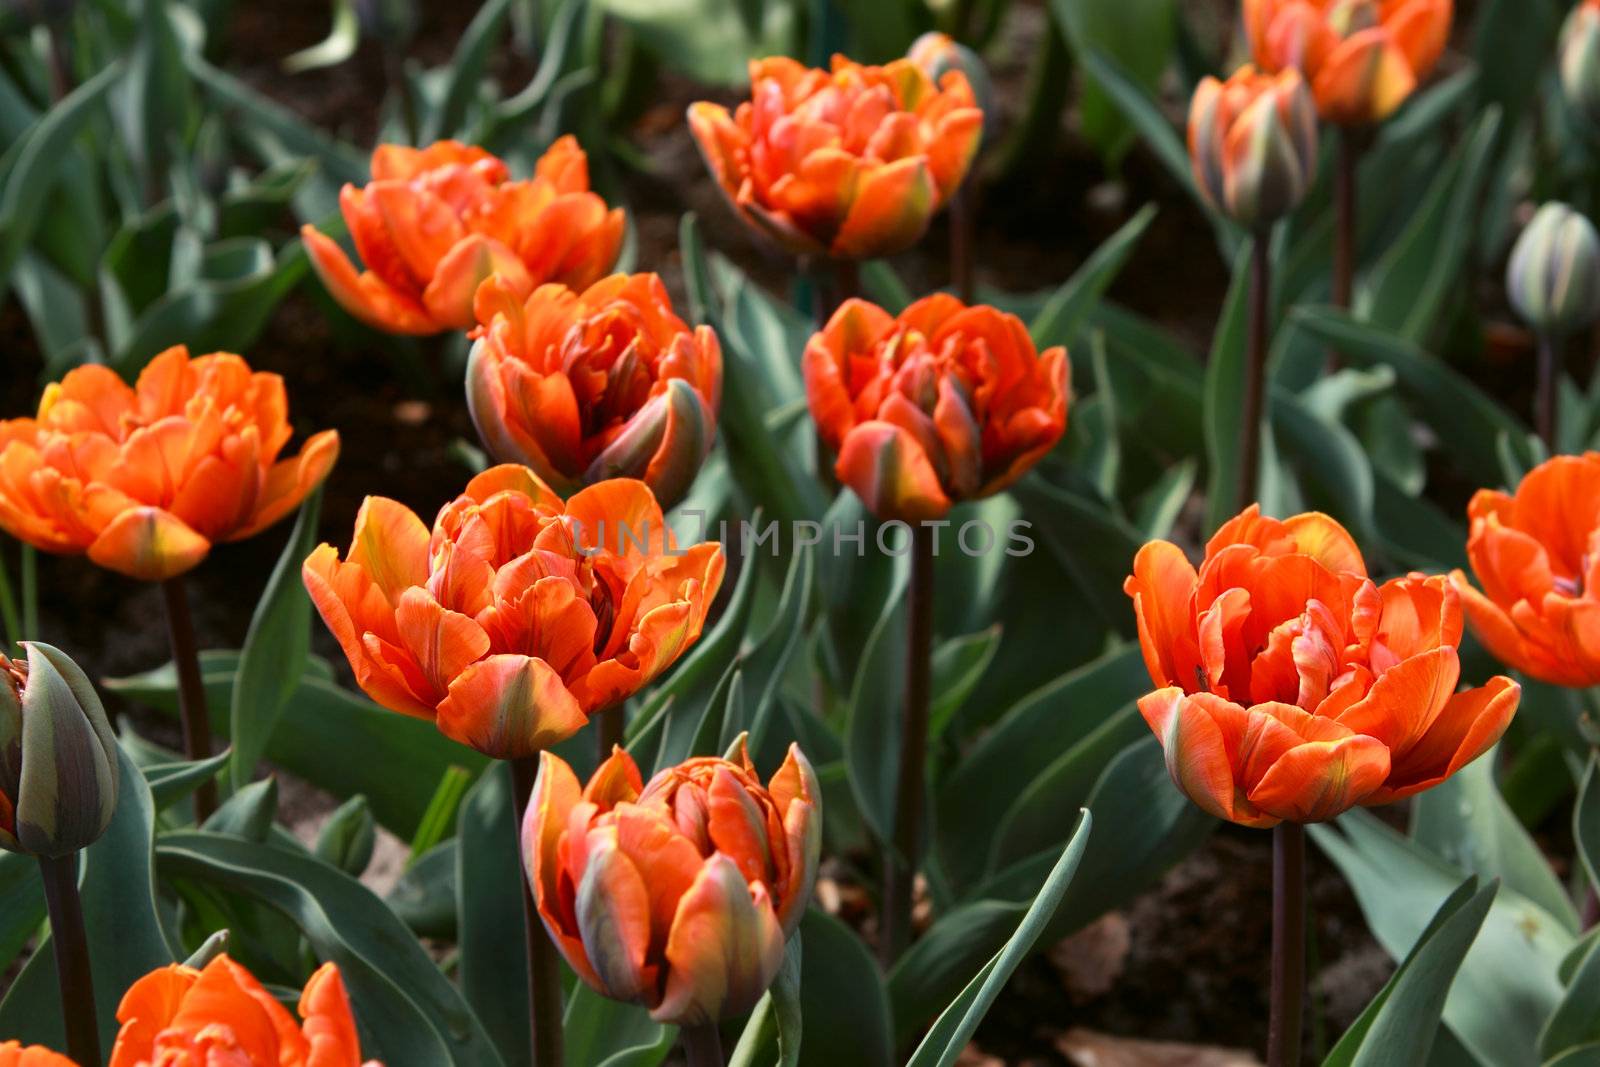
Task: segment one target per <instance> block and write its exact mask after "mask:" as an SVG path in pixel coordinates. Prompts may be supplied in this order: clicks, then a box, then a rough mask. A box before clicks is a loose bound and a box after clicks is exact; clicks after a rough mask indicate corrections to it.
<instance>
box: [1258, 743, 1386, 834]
mask: <svg viewBox="0 0 1600 1067" xmlns="http://www.w3.org/2000/svg"><path fill="white" fill-rule="evenodd" d="M1388 774H1389V750H1388V749H1387V748H1385V747H1384V745H1383V742H1381V741H1379V740H1377V739H1376V738H1373V737H1367V736H1366V735H1364V734H1352V735H1351V736H1349V737H1344V738H1340V739H1338V740H1335V741H1310V742H1307V743H1306V744H1303V745H1299V746H1297V747H1295V748H1292V749H1290V750H1289V751H1288V752H1286V753H1284V754H1283V755H1282V756H1281V757H1279V759H1278V761H1277V762H1276V763H1274V764H1273V765H1272V767H1271V769H1269V770H1268V771H1267V773H1266V774H1265V775H1263V776H1262V778H1261V781H1260V783H1258V784H1257V785H1256V787H1255V788H1254V789H1252V790H1251V791H1250V800H1251V802H1252V803H1253V804H1255V806H1256V807H1258V808H1260V809H1261V811H1263V812H1265V813H1266V814H1268V815H1271V816H1274V817H1276V818H1279V819H1284V820H1286V821H1288V822H1298V823H1307V822H1321V821H1323V820H1325V819H1331V818H1333V817H1334V816H1336V815H1339V814H1340V813H1342V812H1345V811H1348V810H1349V809H1350V808H1352V807H1354V806H1355V805H1357V804H1360V803H1361V802H1362V801H1364V800H1365V799H1366V798H1367V797H1368V796H1370V795H1371V794H1372V793H1373V792H1374V791H1375V790H1377V789H1378V788H1379V787H1380V786H1382V785H1383V780H1384V779H1385V778H1386V777H1387V776H1388Z"/></svg>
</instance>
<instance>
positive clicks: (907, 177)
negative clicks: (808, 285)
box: [829, 156, 938, 259]
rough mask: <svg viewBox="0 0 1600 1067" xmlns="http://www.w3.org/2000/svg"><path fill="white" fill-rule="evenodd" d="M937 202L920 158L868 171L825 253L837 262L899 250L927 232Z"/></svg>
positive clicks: (931, 182)
mask: <svg viewBox="0 0 1600 1067" xmlns="http://www.w3.org/2000/svg"><path fill="white" fill-rule="evenodd" d="M937 203H938V189H937V187H936V186H935V185H934V182H933V176H932V175H931V174H930V173H929V169H928V159H927V157H926V156H909V157H907V158H905V159H897V160H895V161H894V162H892V163H885V164H883V165H882V166H880V167H877V168H875V169H872V170H869V171H867V172H866V173H865V174H863V175H862V176H861V185H860V189H859V190H858V192H857V193H856V199H855V202H854V203H853V204H851V205H850V213H849V214H848V215H846V216H845V219H844V225H843V226H841V227H840V228H839V233H838V235H837V236H835V237H834V239H833V245H832V247H831V248H830V249H829V251H830V253H831V254H832V255H834V256H836V257H838V258H842V259H872V258H875V257H879V256H887V255H893V254H894V253H896V252H900V251H904V250H905V249H906V248H908V247H910V246H911V245H912V244H915V243H916V241H917V239H918V238H920V237H921V236H922V234H923V232H924V231H926V230H927V228H928V220H929V219H930V218H931V217H932V215H933V212H934V209H935V207H936V206H937Z"/></svg>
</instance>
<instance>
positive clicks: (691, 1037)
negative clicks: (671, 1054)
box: [678, 1023, 728, 1067]
mask: <svg viewBox="0 0 1600 1067" xmlns="http://www.w3.org/2000/svg"><path fill="white" fill-rule="evenodd" d="M678 1033H679V1036H680V1037H681V1038H682V1039H683V1058H684V1061H685V1063H686V1064H687V1067H727V1063H728V1061H727V1060H726V1059H724V1058H723V1055H722V1035H721V1034H720V1033H718V1032H717V1024H716V1023H705V1024H703V1025H701V1026H685V1027H682V1028H681V1029H680V1030H679V1031H678Z"/></svg>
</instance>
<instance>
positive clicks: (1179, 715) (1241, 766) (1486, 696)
mask: <svg viewBox="0 0 1600 1067" xmlns="http://www.w3.org/2000/svg"><path fill="white" fill-rule="evenodd" d="M1125 588H1126V590H1127V592H1128V595H1129V596H1131V597H1132V598H1133V606H1134V614H1135V616H1136V617H1137V619H1138V626H1139V645H1140V648H1141V649H1142V651H1143V652H1144V661H1145V666H1146V667H1147V668H1148V669H1149V671H1150V679H1151V681H1152V682H1154V683H1155V685H1157V686H1158V687H1159V688H1158V689H1157V690H1156V691H1155V692H1153V693H1150V694H1148V695H1147V696H1144V697H1142V698H1141V699H1140V700H1139V710H1140V712H1141V713H1143V715H1144V718H1145V721H1146V722H1147V723H1149V724H1150V728H1151V729H1152V730H1154V731H1155V734H1156V736H1157V737H1159V738H1160V739H1161V745H1162V748H1163V749H1165V751H1166V756H1167V770H1168V771H1169V772H1170V773H1171V775H1172V779H1173V781H1174V782H1176V783H1177V785H1178V788H1179V789H1181V790H1183V792H1184V793H1185V794H1186V795H1187V796H1188V797H1189V798H1190V799H1191V800H1193V801H1194V802H1195V803H1196V804H1198V805H1199V806H1200V807H1202V808H1204V809H1205V810H1206V811H1208V812H1210V813H1211V814H1213V815H1216V816H1218V817H1219V818H1223V819H1228V820H1231V821H1233V822H1236V823H1239V824H1241V825H1244V826H1272V825H1274V824H1276V823H1278V822H1279V821H1283V820H1287V821H1290V822H1301V823H1304V822H1318V821H1321V820H1323V819H1331V818H1333V817H1334V816H1336V815H1338V814H1340V813H1341V812H1343V811H1345V810H1347V809H1348V808H1351V807H1353V806H1355V805H1357V804H1382V803H1385V802H1387V801H1391V800H1395V799H1398V798H1400V797H1404V796H1409V795H1411V794H1412V793H1417V792H1420V791H1422V790H1424V789H1429V788H1431V787H1433V786H1435V785H1438V784H1439V783H1440V782H1442V781H1444V780H1445V779H1446V778H1448V777H1449V776H1450V775H1452V774H1454V773H1455V772H1456V771H1458V770H1460V769H1461V768H1462V767H1464V766H1465V765H1466V764H1468V763H1470V762H1472V761H1473V760H1474V759H1476V758H1478V757H1479V756H1480V755H1482V754H1483V753H1484V752H1485V751H1486V750H1487V749H1488V748H1489V747H1490V746H1492V745H1493V744H1494V743H1495V742H1496V741H1498V740H1499V739H1500V735H1501V734H1503V733H1504V732H1505V729H1506V726H1507V725H1508V724H1509V723H1510V721H1511V716H1512V714H1513V713H1514V712H1515V711H1516V709H1517V700H1518V696H1519V694H1520V687H1519V686H1518V685H1517V684H1516V683H1515V682H1513V681H1512V680H1511V679H1509V678H1506V677H1503V676H1502V677H1495V678H1492V679H1490V680H1489V682H1488V684H1486V685H1483V686H1481V687H1479V688H1476V689H1467V690H1465V691H1463V692H1459V693H1458V692H1456V683H1457V680H1458V678H1459V676H1460V670H1461V668H1460V663H1459V662H1458V660H1457V657H1456V647H1457V645H1458V643H1459V642H1460V640H1461V602H1460V598H1459V596H1458V595H1457V593H1456V590H1455V588H1454V587H1453V586H1452V585H1451V584H1450V582H1449V581H1447V580H1446V579H1445V578H1443V577H1442V576H1441V577H1432V578H1427V577H1423V576H1422V575H1420V574H1411V575H1407V576H1405V577H1403V578H1395V579H1391V580H1390V581H1388V582H1385V583H1384V584H1382V585H1376V584H1374V583H1373V581H1372V580H1371V579H1370V578H1368V577H1367V571H1366V565H1365V564H1364V563H1363V562H1362V559H1361V553H1360V550H1359V549H1357V548H1356V545H1355V542H1354V541H1353V540H1351V538H1350V535H1349V534H1348V533H1346V532H1345V530H1344V528H1343V527H1342V526H1340V525H1339V524H1338V523H1336V522H1334V521H1333V520H1332V519H1330V518H1328V517H1327V516H1326V515H1319V514H1316V513H1308V514H1304V515H1296V516H1294V517H1293V518H1290V519H1285V520H1283V521H1281V522H1280V521H1278V520H1276V519H1269V518H1265V517H1264V516H1262V515H1261V514H1260V513H1259V509H1258V508H1257V507H1256V506H1255V505H1251V506H1250V507H1249V508H1248V509H1247V510H1245V511H1244V512H1243V513H1242V514H1240V515H1239V516H1238V517H1237V518H1234V519H1232V520H1230V521H1229V522H1228V523H1226V524H1225V525H1224V526H1223V527H1222V528H1221V529H1220V530H1218V531H1217V533H1216V536H1215V537H1213V538H1212V539H1211V541H1210V542H1209V543H1208V544H1207V545H1206V554H1205V561H1204V562H1203V563H1202V564H1201V565H1200V569H1199V570H1198V572H1197V571H1196V570H1195V568H1194V567H1193V566H1192V565H1190V563H1189V561H1188V560H1187V559H1186V558H1184V555H1183V552H1182V551H1181V550H1180V549H1179V548H1178V547H1177V546H1176V545H1172V544H1169V543H1168V542H1166V541H1152V542H1150V543H1149V544H1147V545H1145V546H1144V547H1143V548H1142V549H1140V550H1139V554H1138V556H1137V557H1136V558H1135V559H1134V563H1133V575H1132V577H1130V578H1129V579H1128V580H1127V582H1126V584H1125Z"/></svg>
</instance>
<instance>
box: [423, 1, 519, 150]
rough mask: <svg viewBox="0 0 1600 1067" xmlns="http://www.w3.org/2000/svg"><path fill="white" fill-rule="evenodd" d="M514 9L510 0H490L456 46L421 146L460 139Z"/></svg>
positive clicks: (473, 19) (468, 26)
mask: <svg viewBox="0 0 1600 1067" xmlns="http://www.w3.org/2000/svg"><path fill="white" fill-rule="evenodd" d="M510 6H511V3H510V0H488V2H487V3H485V4H484V5H483V6H482V7H480V8H478V13H477V14H476V15H474V16H473V17H472V21H471V22H470V23H468V24H467V28H466V30H464V31H463V32H462V34H461V40H460V41H459V42H458V43H457V44H456V51H455V55H453V56H451V58H450V63H449V64H448V66H447V67H446V68H445V69H446V72H447V73H446V75H445V86H444V97H443V99H442V100H441V101H440V104H439V107H438V109H437V110H436V111H435V112H434V113H433V114H432V115H431V116H430V117H429V121H428V122H427V124H426V128H425V131H424V133H423V136H422V137H421V139H420V141H419V143H421V144H427V143H428V142H430V141H437V140H439V139H440V138H441V137H456V136H460V135H461V134H462V133H463V132H464V130H463V127H464V125H465V123H466V117H467V105H468V104H470V103H471V102H472V100H473V98H474V97H476V96H477V95H478V94H479V92H481V90H482V83H483V73H484V67H485V65H486V64H487V63H488V60H489V53H490V51H491V50H492V49H493V48H494V47H495V46H496V45H497V44H498V43H499V41H500V38H501V37H502V35H503V33H502V31H503V30H504V29H505V25H506V15H507V12H508V10H509V8H510Z"/></svg>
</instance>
